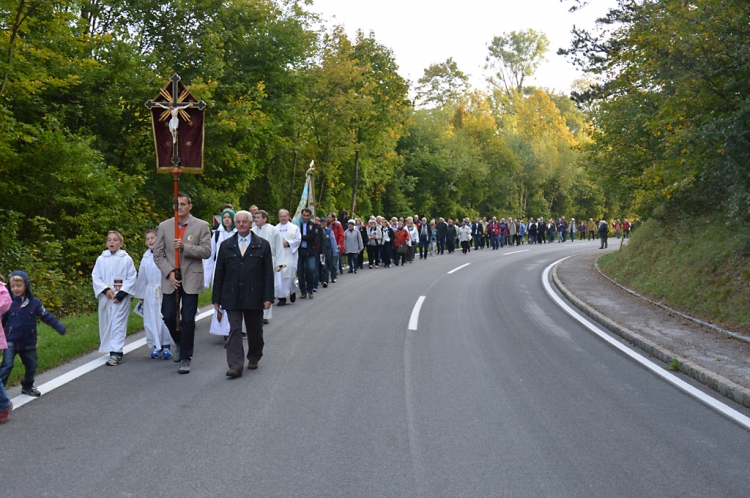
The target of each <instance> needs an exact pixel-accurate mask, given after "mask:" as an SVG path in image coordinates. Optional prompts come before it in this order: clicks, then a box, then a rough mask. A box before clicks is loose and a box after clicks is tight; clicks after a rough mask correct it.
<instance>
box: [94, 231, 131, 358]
mask: <svg viewBox="0 0 750 498" xmlns="http://www.w3.org/2000/svg"><path fill="white" fill-rule="evenodd" d="M122 245H123V238H122V234H121V233H120V232H117V231H114V230H112V231H109V232H107V249H106V250H105V251H104V252H103V253H102V254H101V256H99V257H98V258H96V264H95V265H94V271H93V272H92V274H91V278H92V280H93V284H94V295H95V296H96V297H97V299H99V339H100V340H101V345H100V346H99V352H100V353H109V360H108V361H107V365H109V366H115V365H119V364H120V362H122V355H123V352H122V348H123V347H124V346H125V335H126V334H127V331H128V316H129V315H130V297H131V296H132V294H133V289H134V288H135V279H136V273H135V265H134V264H133V259H132V258H131V257H130V256H129V255H128V253H126V252H125V251H123V250H122V249H121V247H122Z"/></svg>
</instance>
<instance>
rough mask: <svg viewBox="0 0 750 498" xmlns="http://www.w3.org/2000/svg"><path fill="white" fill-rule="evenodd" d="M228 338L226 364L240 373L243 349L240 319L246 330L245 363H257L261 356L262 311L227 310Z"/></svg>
mask: <svg viewBox="0 0 750 498" xmlns="http://www.w3.org/2000/svg"><path fill="white" fill-rule="evenodd" d="M227 318H228V319H229V338H228V339H227V364H228V365H229V368H236V369H237V370H239V371H242V367H243V366H244V365H243V363H244V359H245V358H244V356H245V349H244V348H243V345H242V319H243V318H244V319H245V327H246V328H247V361H252V362H255V361H258V360H260V358H261V357H262V356H263V345H264V342H263V310H227Z"/></svg>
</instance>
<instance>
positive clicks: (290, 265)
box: [274, 209, 302, 306]
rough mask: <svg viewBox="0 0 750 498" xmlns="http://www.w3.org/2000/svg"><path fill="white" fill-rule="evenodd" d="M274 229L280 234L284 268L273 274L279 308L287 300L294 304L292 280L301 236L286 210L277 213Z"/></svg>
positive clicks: (294, 290)
mask: <svg viewBox="0 0 750 498" xmlns="http://www.w3.org/2000/svg"><path fill="white" fill-rule="evenodd" d="M276 228H277V229H278V231H279V234H281V243H282V245H283V246H284V261H285V262H286V266H285V267H284V268H283V269H282V270H281V271H279V272H276V273H275V274H274V276H275V289H274V290H275V295H276V297H277V298H279V306H284V305H285V304H286V300H287V299H289V300H290V301H291V302H294V301H295V299H296V297H297V294H296V290H297V284H295V282H294V280H295V276H296V274H297V251H298V250H299V245H300V244H301V243H302V234H301V233H300V231H299V228H298V227H297V225H295V224H294V223H292V222H291V221H290V220H289V211H287V210H286V209H282V210H280V211H279V224H278V225H276Z"/></svg>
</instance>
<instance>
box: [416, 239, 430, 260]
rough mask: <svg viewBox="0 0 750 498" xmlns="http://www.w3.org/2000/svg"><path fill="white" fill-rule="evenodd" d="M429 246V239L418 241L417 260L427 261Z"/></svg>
mask: <svg viewBox="0 0 750 498" xmlns="http://www.w3.org/2000/svg"><path fill="white" fill-rule="evenodd" d="M429 245H430V239H421V240H420V241H419V259H422V258H424V259H427V254H428V248H429Z"/></svg>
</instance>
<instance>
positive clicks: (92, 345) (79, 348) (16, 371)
mask: <svg viewBox="0 0 750 498" xmlns="http://www.w3.org/2000/svg"><path fill="white" fill-rule="evenodd" d="M135 303H136V301H135V300H133V301H132V303H131V310H132V308H134V307H135ZM206 304H211V291H210V289H209V290H206V291H205V292H204V293H203V294H201V295H200V296H199V297H198V305H199V306H205V305H206ZM60 321H61V322H62V323H63V324H64V325H65V327H66V328H67V329H68V332H67V333H66V334H65V335H60V334H58V333H57V332H55V331H54V330H53V329H52V328H50V327H48V326H47V325H45V324H43V323H41V322H39V324H38V332H39V334H38V339H37V356H38V357H39V367H38V368H37V374H39V373H41V372H44V371H45V370H49V369H51V368H55V367H56V366H58V365H62V364H63V363H66V362H68V361H70V360H73V359H75V358H78V357H80V356H83V355H85V354H88V353H90V352H92V351H95V350H97V349H98V348H99V316H98V314H97V313H89V314H87V315H80V316H69V317H66V318H63V319H61V320H60ZM142 329H143V319H142V318H141V317H140V316H138V315H136V314H135V313H131V314H130V318H129V319H128V335H131V334H134V333H136V332H139V331H140V330H142ZM25 371H26V369H25V368H24V366H23V363H21V358H19V357H18V356H16V361H15V363H14V364H13V371H12V372H11V374H10V377H9V378H8V387H13V386H15V385H17V384H18V383H20V382H21V379H22V378H23V376H24V373H25Z"/></svg>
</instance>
